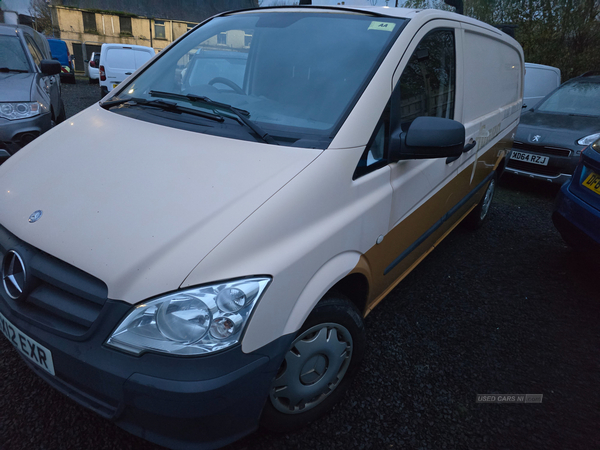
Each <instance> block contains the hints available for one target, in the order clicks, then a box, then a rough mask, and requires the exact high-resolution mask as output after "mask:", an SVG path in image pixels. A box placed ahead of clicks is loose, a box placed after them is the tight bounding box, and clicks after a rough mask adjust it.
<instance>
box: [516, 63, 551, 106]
mask: <svg viewBox="0 0 600 450" xmlns="http://www.w3.org/2000/svg"><path fill="white" fill-rule="evenodd" d="M559 86H560V69H559V68H558V67H552V66H545V65H543V64H533V63H527V62H526V63H525V84H524V86H523V108H528V109H531V108H535V106H536V105H537V104H538V103H539V102H540V101H541V100H543V99H544V97H546V95H548V94H549V93H550V92H552V91H553V90H554V89H556V88H557V87H559Z"/></svg>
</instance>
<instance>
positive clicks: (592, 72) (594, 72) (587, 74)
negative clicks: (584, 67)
mask: <svg viewBox="0 0 600 450" xmlns="http://www.w3.org/2000/svg"><path fill="white" fill-rule="evenodd" d="M597 75H600V70H590V71H589V72H585V73H582V74H581V75H579V76H580V77H595V76H597Z"/></svg>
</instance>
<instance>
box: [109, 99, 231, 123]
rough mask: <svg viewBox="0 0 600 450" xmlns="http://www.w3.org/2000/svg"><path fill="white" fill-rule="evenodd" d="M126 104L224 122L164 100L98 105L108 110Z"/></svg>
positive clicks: (219, 117)
mask: <svg viewBox="0 0 600 450" xmlns="http://www.w3.org/2000/svg"><path fill="white" fill-rule="evenodd" d="M126 103H132V104H133V105H143V106H154V107H156V108H160V109H162V110H164V111H173V112H178V113H186V114H191V115H194V116H199V117H203V118H205V119H210V120H215V121H217V122H224V121H225V119H224V118H223V116H221V115H219V114H212V113H207V112H204V111H198V110H197V109H194V108H187V107H185V106H181V105H179V104H177V103H175V102H168V101H166V100H161V99H156V100H146V99H145V98H136V97H131V98H123V99H119V100H108V101H105V102H103V103H101V104H100V106H101V107H103V108H104V109H110V108H112V107H113V106H119V105H123V104H126Z"/></svg>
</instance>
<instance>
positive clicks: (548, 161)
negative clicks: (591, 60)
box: [506, 72, 600, 184]
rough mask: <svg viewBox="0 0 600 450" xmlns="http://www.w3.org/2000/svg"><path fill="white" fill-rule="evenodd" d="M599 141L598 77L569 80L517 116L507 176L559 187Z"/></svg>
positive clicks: (583, 76)
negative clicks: (518, 120)
mask: <svg viewBox="0 0 600 450" xmlns="http://www.w3.org/2000/svg"><path fill="white" fill-rule="evenodd" d="M599 137H600V74H598V73H593V72H591V73H588V74H584V75H582V76H580V77H576V78H572V79H571V80H569V81H567V82H566V83H563V84H562V85H561V86H560V88H558V89H557V90H555V91H554V92H552V93H551V94H549V95H548V96H547V97H546V98H545V99H544V100H543V101H542V102H541V103H540V104H539V105H538V106H537V107H535V108H530V109H529V110H527V111H526V112H524V113H523V114H522V115H521V123H520V125H519V128H518V129H517V134H516V136H515V141H514V145H513V151H512V154H511V156H510V159H509V161H508V166H507V168H506V169H507V172H508V173H511V174H514V175H517V176H523V177H528V178H535V179H539V180H546V181H550V182H551V183H557V184H562V183H564V182H565V181H567V180H568V179H569V178H571V174H572V173H573V171H574V170H575V166H576V165H577V163H578V161H579V157H580V154H581V151H582V150H583V149H584V148H585V147H586V146H588V145H590V144H591V143H592V142H594V141H595V140H596V139H598V138H599Z"/></svg>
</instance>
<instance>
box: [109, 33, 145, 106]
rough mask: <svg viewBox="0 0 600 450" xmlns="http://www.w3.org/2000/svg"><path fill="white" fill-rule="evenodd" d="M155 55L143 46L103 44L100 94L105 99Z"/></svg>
mask: <svg viewBox="0 0 600 450" xmlns="http://www.w3.org/2000/svg"><path fill="white" fill-rule="evenodd" d="M154 55H155V52H154V49H153V48H152V47H144V46H143V45H124V44H102V49H101V50H100V92H101V94H102V96H103V97H104V96H105V95H106V94H108V93H109V92H110V91H112V90H113V89H114V88H115V87H117V85H118V84H119V83H121V82H122V81H123V80H125V78H127V77H128V76H129V75H131V74H132V73H133V72H135V71H136V70H137V69H138V68H140V67H142V66H143V65H144V64H145V63H146V62H147V61H148V60H150V59H152V57H153V56H154Z"/></svg>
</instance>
